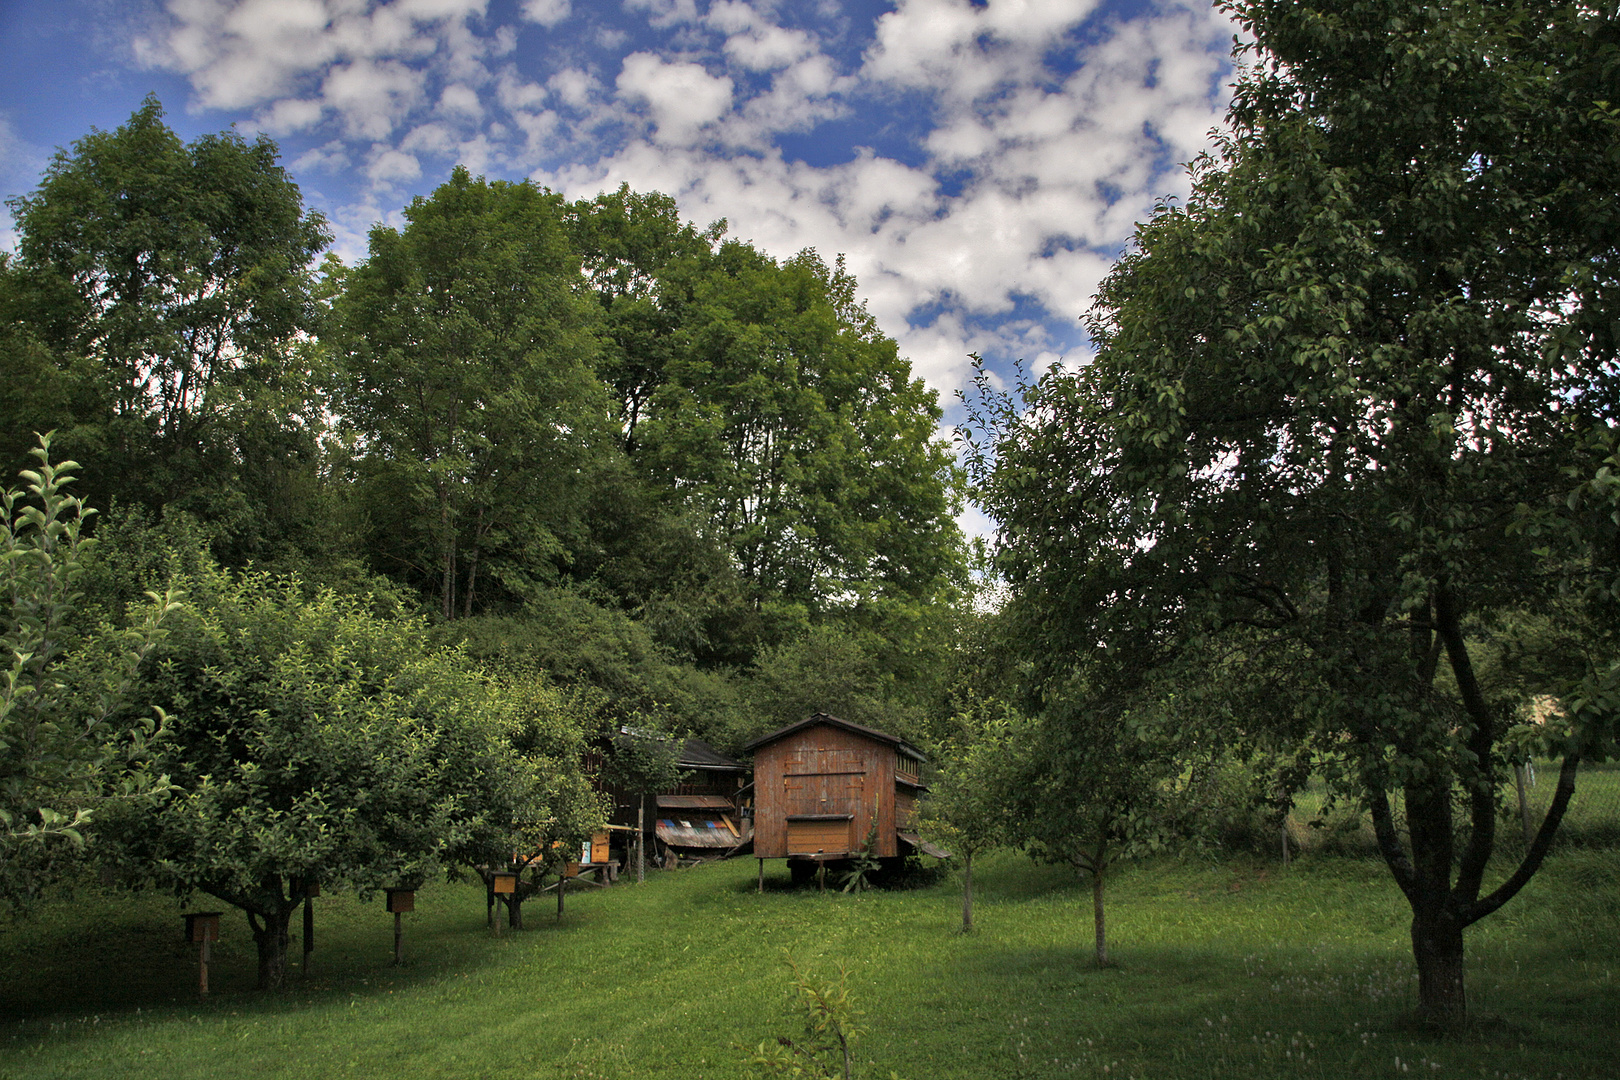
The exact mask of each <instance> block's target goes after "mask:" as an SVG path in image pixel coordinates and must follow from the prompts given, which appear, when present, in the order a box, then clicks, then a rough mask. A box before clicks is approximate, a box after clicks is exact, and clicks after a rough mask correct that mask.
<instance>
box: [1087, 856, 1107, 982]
mask: <svg viewBox="0 0 1620 1080" xmlns="http://www.w3.org/2000/svg"><path fill="white" fill-rule="evenodd" d="M1103 870H1104V866H1103V862H1102V860H1101V859H1098V860H1097V862H1096V864H1095V865H1094V866H1093V867H1092V870H1091V920H1092V924H1093V925H1094V926H1095V928H1096V931H1097V966H1098V967H1107V966H1108V923H1107V920H1106V919H1104V918H1103Z"/></svg>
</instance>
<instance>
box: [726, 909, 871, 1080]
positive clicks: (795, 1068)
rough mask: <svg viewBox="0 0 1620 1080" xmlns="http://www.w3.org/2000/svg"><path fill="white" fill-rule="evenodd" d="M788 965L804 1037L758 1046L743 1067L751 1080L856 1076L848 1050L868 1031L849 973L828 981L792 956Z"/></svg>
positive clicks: (844, 969) (841, 969)
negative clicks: (853, 995)
mask: <svg viewBox="0 0 1620 1080" xmlns="http://www.w3.org/2000/svg"><path fill="white" fill-rule="evenodd" d="M846 891H847V890H846ZM787 964H788V968H789V970H790V971H792V973H793V979H792V983H791V989H790V990H789V995H790V997H791V998H792V1000H793V1004H794V1006H795V1010H794V1011H795V1012H797V1013H798V1017H799V1019H800V1020H801V1021H802V1023H803V1028H802V1034H800V1036H799V1037H798V1038H796V1039H795V1038H790V1037H789V1036H786V1035H781V1036H778V1037H777V1039H776V1041H775V1042H762V1043H760V1044H759V1045H758V1046H757V1047H755V1048H754V1050H753V1051H751V1052H750V1054H749V1057H748V1058H747V1059H746V1060H745V1062H744V1064H746V1065H748V1066H749V1075H750V1076H754V1077H758V1076H804V1077H829V1078H831V1077H842V1080H851V1078H852V1077H854V1076H855V1075H856V1072H855V1071H854V1055H853V1053H852V1051H851V1049H850V1046H851V1044H852V1043H854V1042H855V1041H856V1040H857V1039H859V1038H860V1037H861V1036H862V1035H864V1034H866V1029H865V1028H863V1027H861V1024H860V1021H861V1014H860V1012H859V1010H857V1009H856V1008H855V1003H854V1001H853V1000H852V999H851V997H850V993H849V969H848V968H847V967H843V966H840V967H839V969H838V978H837V979H836V980H832V979H824V978H821V977H819V976H817V975H815V974H813V973H811V972H809V971H806V970H803V969H801V968H800V967H799V964H798V961H796V960H794V959H793V957H792V956H791V955H789V956H788V958H787ZM744 1049H746V1048H744ZM889 1076H890V1077H891V1078H892V1077H894V1076H895V1074H894V1073H890V1074H889Z"/></svg>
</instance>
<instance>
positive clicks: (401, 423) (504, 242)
mask: <svg viewBox="0 0 1620 1080" xmlns="http://www.w3.org/2000/svg"><path fill="white" fill-rule="evenodd" d="M561 205H562V204H561V200H560V199H559V198H558V197H557V196H554V195H551V194H550V193H548V192H544V191H541V190H540V189H539V188H537V187H535V186H534V185H532V184H528V183H522V184H509V183H505V182H502V181H496V182H494V183H489V182H486V181H484V180H483V179H476V180H475V179H473V178H472V177H471V176H469V175H468V173H467V171H466V170H465V169H459V168H458V169H457V170H456V171H455V173H454V174H453V175H452V176H451V179H450V180H449V181H448V182H447V183H445V184H444V185H442V186H441V187H440V188H439V189H438V190H437V191H435V192H434V193H433V196H432V198H428V199H424V198H420V197H419V198H417V199H416V200H414V201H413V202H412V203H411V205H410V206H409V207H408V208H407V209H406V211H405V217H406V219H407V224H406V226H405V228H404V230H403V231H401V232H396V231H395V230H393V229H391V228H388V227H387V226H378V227H377V228H375V229H373V230H372V233H371V242H370V252H369V255H368V257H367V259H366V261H365V262H364V263H363V264H361V265H360V266H358V267H356V268H355V269H354V270H353V271H351V272H349V273H347V274H346V275H345V277H344V281H343V286H344V289H343V293H342V295H341V296H340V297H339V298H338V299H337V301H336V303H335V310H334V316H333V320H332V324H331V326H330V328H329V333H328V334H327V337H326V340H327V341H328V343H329V344H330V345H331V346H332V347H333V348H334V349H335V350H336V351H337V354H338V357H339V366H340V369H341V371H340V381H341V384H342V385H341V387H340V392H339V395H338V397H339V402H340V404H341V408H342V413H343V421H344V424H345V425H346V426H347V427H348V428H349V429H350V430H351V431H352V432H353V433H354V434H355V435H356V436H358V437H359V439H360V440H361V445H362V447H363V452H362V454H361V456H360V457H359V459H358V461H357V463H356V469H357V472H358V476H359V481H360V486H361V489H362V491H363V492H364V495H365V497H364V499H363V502H364V505H365V506H366V508H367V510H368V511H369V513H370V516H371V524H372V527H373V534H372V538H371V542H372V545H373V550H374V551H375V552H376V558H377V562H378V566H379V569H382V570H383V571H385V572H388V573H393V574H398V575H400V576H402V577H404V578H405V579H407V580H409V581H411V582H413V583H414V584H416V585H418V586H419V587H421V588H423V589H424V590H426V591H428V592H429V594H430V595H435V596H436V599H437V601H438V604H437V606H438V608H439V612H440V614H441V615H442V617H444V618H445V619H450V618H455V617H464V616H466V615H470V614H473V613H475V612H477V611H479V610H481V606H482V605H481V599H493V600H501V599H511V598H513V597H522V596H523V595H524V594H525V593H526V592H528V591H531V590H532V588H533V587H534V586H535V584H537V583H540V584H543V583H547V582H549V581H553V580H555V578H556V576H557V574H558V572H559V569H560V568H562V567H565V566H566V565H567V564H568V563H569V561H570V560H571V558H572V552H573V551H574V550H576V549H577V548H579V547H580V546H582V540H583V538H582V537H581V535H580V532H581V518H582V510H581V508H582V505H583V503H584V501H585V500H586V498H587V496H588V491H589V489H588V481H589V478H590V477H591V476H593V475H595V474H596V473H597V472H598V471H599V470H600V469H601V468H603V467H604V463H611V460H612V455H613V453H614V451H615V449H616V447H615V445H614V440H613V439H612V437H611V430H610V429H609V427H608V409H607V397H606V393H605V390H604V388H603V386H602V384H601V383H600V381H599V380H598V379H597V378H596V375H595V373H594V372H593V370H592V367H591V364H592V362H593V360H594V358H595V351H596V347H597V346H596V338H595V336H594V333H593V323H594V319H595V313H594V309H593V307H592V305H591V304H590V301H589V299H588V297H586V295H585V294H584V283H583V279H582V278H581V277H580V265H579V259H578V256H577V255H576V254H575V253H574V252H573V251H572V249H571V248H570V246H569V243H568V237H567V235H566V233H565V232H564V230H563V227H562V223H561Z"/></svg>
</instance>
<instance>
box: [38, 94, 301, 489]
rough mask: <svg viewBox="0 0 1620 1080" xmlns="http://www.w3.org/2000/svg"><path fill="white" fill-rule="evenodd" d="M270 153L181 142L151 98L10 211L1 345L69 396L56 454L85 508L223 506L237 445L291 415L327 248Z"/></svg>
mask: <svg viewBox="0 0 1620 1080" xmlns="http://www.w3.org/2000/svg"><path fill="white" fill-rule="evenodd" d="M276 153H277V152H276V146H275V144H274V143H273V142H271V141H270V140H269V139H267V138H264V137H260V138H259V139H257V140H255V141H254V142H252V143H248V142H246V141H244V140H243V139H241V138H240V137H238V136H236V135H233V134H219V135H205V136H202V137H200V138H198V139H197V140H195V141H193V142H192V143H190V144H186V143H182V142H181V140H180V139H179V137H178V136H176V135H175V133H174V132H173V131H172V130H170V129H169V127H168V126H167V125H166V124H164V122H163V109H162V106H161V105H159V103H158V101H157V99H156V98H155V97H148V98H147V100H146V102H145V103H144V104H143V105H142V106H141V107H140V108H139V109H138V110H136V112H135V114H134V115H133V116H131V117H130V119H129V122H128V123H127V124H125V125H123V126H122V127H120V128H118V129H117V130H115V131H112V132H104V131H92V132H91V133H90V134H89V135H86V136H85V137H84V138H83V139H80V140H79V141H78V142H76V143H75V144H74V145H73V147H72V149H71V151H69V150H62V151H59V152H58V153H57V155H56V156H55V157H54V158H53V159H52V161H51V163H50V165H49V166H48V167H47V168H46V170H45V175H44V177H43V178H42V179H41V181H40V185H39V187H38V188H37V189H36V190H35V191H34V192H33V193H32V194H29V195H25V196H21V197H19V198H16V199H13V200H10V201H9V203H8V205H9V206H10V208H11V210H12V212H13V214H14V216H15V218H16V223H17V234H18V245H17V247H18V258H17V260H16V261H15V263H14V264H13V265H12V266H11V267H10V268H9V270H10V274H13V275H16V277H17V279H18V280H17V281H16V282H14V285H15V291H16V292H17V293H18V294H19V300H21V301H25V303H20V304H19V305H18V307H17V310H16V311H15V314H16V315H17V316H18V317H19V319H20V320H21V321H22V322H23V323H24V324H25V325H26V327H27V335H26V338H24V337H23V336H21V335H18V334H17V333H16V332H15V328H8V333H9V334H10V335H11V336H12V338H13V342H14V344H17V345H22V344H27V345H29V346H31V347H32V348H34V349H35V350H37V349H40V348H44V349H47V350H49V352H50V354H51V356H52V358H53V363H54V365H55V367H56V372H55V376H56V377H55V378H53V379H51V380H48V381H50V382H51V383H52V384H53V385H56V384H60V383H61V382H62V381H63V379H66V380H67V382H68V383H70V384H71V386H69V387H68V388H67V389H66V390H62V391H60V392H59V394H58V396H63V395H65V396H67V397H70V398H72V399H74V400H73V401H72V406H73V407H72V410H71V412H72V416H71V417H70V418H69V419H70V420H71V423H65V424H63V431H64V441H65V444H66V448H67V449H69V450H70V451H71V452H73V453H74V454H76V455H77V456H79V457H81V458H83V459H84V461H85V462H86V463H87V465H88V466H89V467H90V469H91V475H92V477H93V478H94V480H95V484H96V489H95V490H96V491H97V492H99V493H106V492H116V493H118V494H119V495H121V496H123V497H125V498H134V499H138V500H140V501H143V502H146V503H148V504H150V505H160V504H164V503H167V502H172V501H175V500H176V499H178V498H182V497H184V496H186V495H189V494H193V493H194V492H196V491H198V490H199V489H202V488H207V489H209V490H211V491H213V490H215V489H219V488H221V487H223V488H226V489H229V488H231V483H230V482H228V481H229V479H230V478H237V479H240V478H239V477H238V476H237V474H238V473H239V472H240V471H241V469H242V467H243V465H244V461H243V460H242V455H243V453H244V448H243V447H242V446H239V445H237V443H238V437H239V436H240V435H241V434H242V432H243V430H244V429H246V428H250V427H252V426H253V425H254V423H255V421H256V420H257V421H259V422H260V426H263V423H262V422H263V421H264V419H265V417H266V416H267V415H268V416H273V417H274V418H276V419H277V420H278V421H282V422H284V421H285V420H286V419H287V418H288V417H289V416H291V417H296V416H298V415H300V414H301V413H302V411H303V410H302V405H303V401H302V395H303V394H304V393H306V392H307V383H308V380H307V379H305V378H301V377H298V376H297V375H291V376H290V375H289V372H288V371H287V370H286V369H287V368H288V367H289V366H297V358H296V357H295V356H294V354H293V352H292V349H293V345H294V343H295V342H296V340H297V339H298V338H299V336H300V335H301V334H303V333H305V332H307V331H308V330H309V329H310V328H311V326H312V319H313V314H314V309H313V306H312V304H311V301H310V292H309V290H310V283H311V278H310V272H309V268H310V263H311V261H312V260H313V258H314V256H315V255H316V253H317V252H319V251H320V250H321V249H322V248H323V247H325V246H326V244H327V242H328V240H329V239H330V236H329V233H328V232H327V228H326V224H325V222H324V220H323V219H322V218H321V216H320V215H319V214H318V213H314V212H312V211H306V210H305V209H304V205H303V200H302V197H301V196H300V194H299V190H298V187H297V185H296V184H294V183H293V182H292V180H291V179H290V178H289V177H288V176H287V173H286V171H285V170H284V169H282V168H281V166H280V165H278V164H277V162H276ZM266 387H269V388H272V390H273V391H274V393H275V395H277V396H276V400H274V401H273V402H265V401H263V400H262V399H261V397H262V394H263V392H264V391H265V388H266ZM287 393H292V394H293V395H294V397H295V398H297V399H298V400H295V401H292V402H289V401H288V400H287V398H286V397H285V395H286V394H287ZM61 408H62V405H61V404H60V403H59V404H58V406H57V409H58V411H61ZM53 419H54V418H53ZM250 441H251V440H250ZM19 449H20V448H8V450H9V451H10V452H13V453H15V452H18V450H19ZM257 449H259V450H260V451H262V450H263V446H262V445H259V446H258V447H257ZM254 465H255V466H256V467H257V468H261V469H262V468H263V462H262V461H261V462H256V463H254ZM222 478H226V480H227V482H224V483H222ZM238 486H239V485H238Z"/></svg>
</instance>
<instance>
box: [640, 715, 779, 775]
mask: <svg viewBox="0 0 1620 1080" xmlns="http://www.w3.org/2000/svg"><path fill="white" fill-rule="evenodd" d="M638 739H639V740H649V739H650V740H653V741H656V742H660V743H662V742H667V741H668V740H666V739H660V738H655V737H654V736H652V735H649V734H647V733H646V732H643V731H640V730H638V729H636V728H633V727H630V726H628V725H625V726H623V727H620V728H619V733H618V734H617V735H615V736H614V737H613V741H614V742H615V743H616V744H618V745H621V746H622V745H624V744H625V743H627V742H630V741H632V740H638ZM675 764H677V765H679V766H680V767H681V768H683V769H697V770H701V771H708V772H739V773H745V772H747V771H748V766H747V765H744V764H743V763H742V762H740V761H733V760H732V759H731V758H728V757H726V756H725V755H724V754H722V753H721V752H720V751H718V750H716V749H715V748H714V747H712V746H710V745H709V744H708V743H706V742H704V741H703V740H702V739H687V740H686V741H685V742H683V743H682V744H681V750H680V754H679V755H678V756H677V757H676V758H675Z"/></svg>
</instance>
